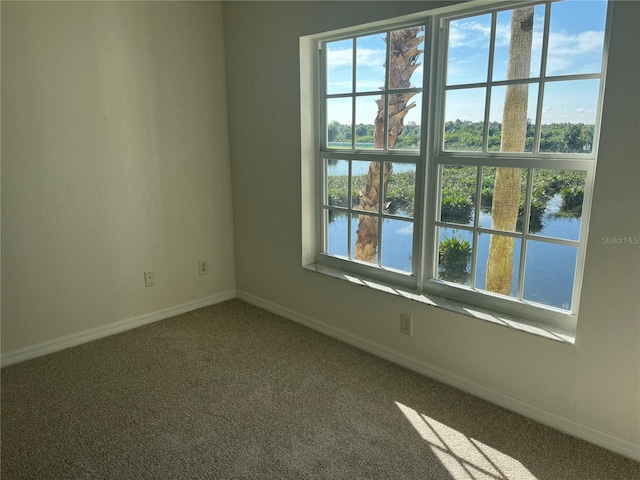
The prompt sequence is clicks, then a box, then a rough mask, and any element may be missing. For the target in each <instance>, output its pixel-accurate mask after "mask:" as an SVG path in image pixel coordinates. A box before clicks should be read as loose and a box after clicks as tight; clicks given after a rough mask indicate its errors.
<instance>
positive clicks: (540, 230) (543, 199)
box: [529, 169, 586, 240]
mask: <svg viewBox="0 0 640 480" xmlns="http://www.w3.org/2000/svg"><path fill="white" fill-rule="evenodd" d="M585 180H586V172H580V171H570V170H541V169H535V170H534V171H533V189H532V197H531V215H530V217H529V218H530V219H529V233H532V234H538V235H544V236H546V237H555V238H563V239H566V240H578V239H579V238H580V227H581V217H582V201H583V197H584V186H585V185H584V184H585Z"/></svg>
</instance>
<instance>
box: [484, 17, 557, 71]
mask: <svg viewBox="0 0 640 480" xmlns="http://www.w3.org/2000/svg"><path fill="white" fill-rule="evenodd" d="M525 8H526V7H525ZM531 8H532V11H533V25H532V27H533V29H532V31H531V50H530V54H531V55H530V56H531V61H530V62H529V75H524V74H523V73H522V71H521V72H520V73H519V74H518V73H515V70H516V69H514V70H513V71H512V75H511V76H510V77H507V67H508V64H509V48H510V47H511V20H512V17H513V12H514V11H513V10H506V11H503V12H498V16H497V22H496V44H495V47H494V58H493V80H494V81H500V80H507V78H508V79H509V80H515V79H519V78H531V77H537V76H539V75H540V61H541V58H542V31H543V29H544V8H545V7H544V5H536V6H535V7H531ZM519 19H520V18H519V17H518V18H516V20H519ZM521 25H524V27H525V28H530V27H531V25H530V24H529V22H527V21H526V20H525V23H524V24H522V21H521ZM514 51H515V49H514ZM515 53H516V55H515V56H516V57H517V58H522V57H521V56H520V55H518V54H517V53H518V52H517V51H515ZM528 53H529V50H528V49H527V55H528Z"/></svg>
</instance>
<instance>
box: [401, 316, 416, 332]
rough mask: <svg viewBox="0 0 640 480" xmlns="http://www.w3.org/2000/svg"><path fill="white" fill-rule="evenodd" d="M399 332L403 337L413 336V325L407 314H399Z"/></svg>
mask: <svg viewBox="0 0 640 480" xmlns="http://www.w3.org/2000/svg"><path fill="white" fill-rule="evenodd" d="M400 331H401V332H402V333H404V334H405V335H409V336H412V335H413V324H412V319H411V315H409V314H408V313H401V314H400Z"/></svg>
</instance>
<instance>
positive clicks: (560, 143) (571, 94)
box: [540, 80, 600, 153]
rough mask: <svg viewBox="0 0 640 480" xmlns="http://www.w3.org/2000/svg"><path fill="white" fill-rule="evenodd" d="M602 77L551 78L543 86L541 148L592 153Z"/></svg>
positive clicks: (552, 150) (542, 149)
mask: <svg viewBox="0 0 640 480" xmlns="http://www.w3.org/2000/svg"><path fill="white" fill-rule="evenodd" d="M599 88H600V81H599V80H570V81H566V82H548V83H547V84H546V85H545V87H544V101H543V104H542V105H543V106H542V125H541V127H540V132H541V133H540V151H541V152H550V153H591V151H592V148H593V132H594V127H595V123H596V112H597V110H598V90H599Z"/></svg>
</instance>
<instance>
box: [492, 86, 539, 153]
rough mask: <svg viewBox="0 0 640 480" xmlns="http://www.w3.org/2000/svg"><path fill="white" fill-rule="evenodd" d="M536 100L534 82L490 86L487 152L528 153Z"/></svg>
mask: <svg viewBox="0 0 640 480" xmlns="http://www.w3.org/2000/svg"><path fill="white" fill-rule="evenodd" d="M507 95H508V97H507ZM505 101H508V102H510V104H511V106H512V107H511V108H510V110H509V111H505V110H504V105H505ZM537 102H538V85H535V84H522V85H510V86H508V87H494V88H492V89H491V106H490V110H489V141H488V146H487V149H488V150H489V151H490V152H531V151H532V150H533V142H534V138H535V121H536V107H537Z"/></svg>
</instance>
